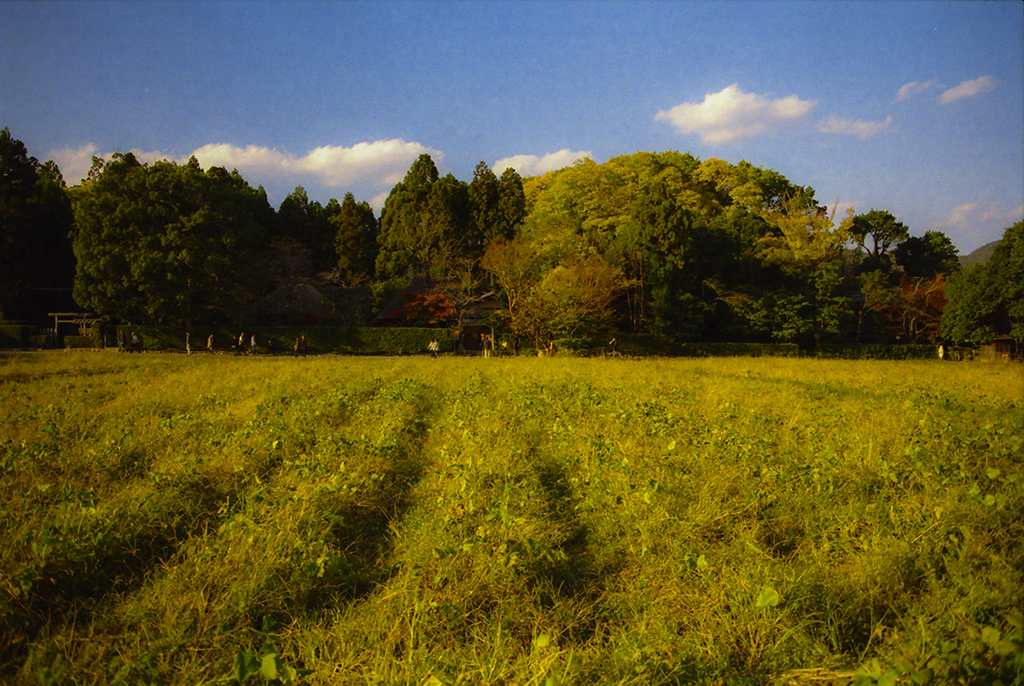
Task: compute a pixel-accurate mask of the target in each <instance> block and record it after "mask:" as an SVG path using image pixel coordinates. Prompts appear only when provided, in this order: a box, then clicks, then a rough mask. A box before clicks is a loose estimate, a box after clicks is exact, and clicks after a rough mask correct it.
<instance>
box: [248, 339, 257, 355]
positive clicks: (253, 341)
mask: <svg viewBox="0 0 1024 686" xmlns="http://www.w3.org/2000/svg"><path fill="white" fill-rule="evenodd" d="M249 352H251V353H252V354H254V355H255V354H256V334H253V335H252V338H251V339H250V340H249Z"/></svg>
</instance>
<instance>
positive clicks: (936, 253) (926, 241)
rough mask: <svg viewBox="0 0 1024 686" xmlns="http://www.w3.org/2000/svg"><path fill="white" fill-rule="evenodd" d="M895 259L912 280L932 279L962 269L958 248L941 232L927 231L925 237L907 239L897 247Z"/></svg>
mask: <svg viewBox="0 0 1024 686" xmlns="http://www.w3.org/2000/svg"><path fill="white" fill-rule="evenodd" d="M893 257H894V258H895V260H896V264H897V265H899V266H900V267H902V268H903V272H904V273H905V274H906V275H907V276H909V277H911V278H920V279H932V278H934V277H936V276H938V275H939V274H952V273H953V272H955V271H958V270H959V269H960V257H959V256H958V254H957V249H956V246H954V245H953V241H951V240H949V237H948V236H947V235H946V234H944V233H942V232H941V231H926V232H925V234H924V236H911V237H910V238H907V239H906V240H905V241H903V242H902V243H900V244H899V245H898V246H896V249H895V250H894V251H893Z"/></svg>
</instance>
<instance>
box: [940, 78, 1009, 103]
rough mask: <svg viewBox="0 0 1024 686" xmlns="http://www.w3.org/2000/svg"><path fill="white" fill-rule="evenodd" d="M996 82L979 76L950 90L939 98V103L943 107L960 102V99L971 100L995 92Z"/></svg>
mask: <svg viewBox="0 0 1024 686" xmlns="http://www.w3.org/2000/svg"><path fill="white" fill-rule="evenodd" d="M995 87H996V80H995V79H994V78H993V77H991V76H979V77H978V78H976V79H972V80H970V81H964V82H962V83H961V84H960V85H958V86H954V87H953V88H950V89H949V90H948V91H946V92H945V93H943V94H942V95H940V96H939V102H941V103H942V104H943V105H945V104H948V103H951V102H954V101H956V100H960V99H961V98H972V97H974V96H975V95H983V94H985V93H991V92H992V91H993V90H995Z"/></svg>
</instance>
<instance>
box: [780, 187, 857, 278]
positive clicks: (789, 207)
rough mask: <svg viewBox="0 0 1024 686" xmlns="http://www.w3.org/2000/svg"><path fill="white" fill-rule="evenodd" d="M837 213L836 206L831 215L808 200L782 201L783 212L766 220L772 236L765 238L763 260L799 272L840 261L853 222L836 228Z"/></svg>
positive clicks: (846, 220) (795, 197)
mask: <svg viewBox="0 0 1024 686" xmlns="http://www.w3.org/2000/svg"><path fill="white" fill-rule="evenodd" d="M835 213H836V208H835V207H833V208H832V212H831V213H828V212H827V211H826V209H825V208H824V207H820V206H819V205H817V204H816V203H815V202H813V200H810V201H809V200H808V199H807V198H806V197H800V196H792V197H788V198H784V199H782V200H781V201H780V207H779V209H776V210H772V211H771V212H769V213H768V214H767V215H766V217H765V219H766V220H767V222H768V224H769V225H770V226H771V227H772V233H771V234H769V235H767V236H765V237H764V238H762V239H761V257H762V259H763V260H764V261H765V263H767V264H777V265H779V266H782V267H784V268H788V269H790V270H797V271H810V270H813V269H814V268H815V267H816V266H817V265H819V264H821V263H822V262H829V261H832V260H836V259H838V257H839V256H840V253H841V250H842V246H843V243H845V242H846V237H847V232H848V231H849V225H850V219H849V217H847V218H846V219H844V220H843V221H842V222H841V223H840V224H839V226H836V225H835Z"/></svg>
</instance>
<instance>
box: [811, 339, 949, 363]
mask: <svg viewBox="0 0 1024 686" xmlns="http://www.w3.org/2000/svg"><path fill="white" fill-rule="evenodd" d="M816 355H817V357H822V358H828V359H841V360H934V359H936V357H937V355H938V347H937V346H934V345H888V344H869V343H822V344H821V345H819V346H818V349H817V351H816Z"/></svg>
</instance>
